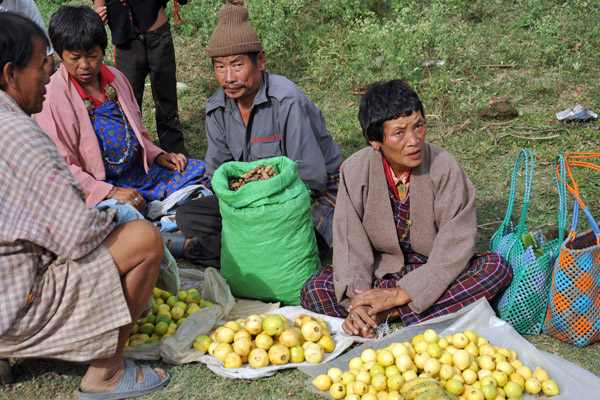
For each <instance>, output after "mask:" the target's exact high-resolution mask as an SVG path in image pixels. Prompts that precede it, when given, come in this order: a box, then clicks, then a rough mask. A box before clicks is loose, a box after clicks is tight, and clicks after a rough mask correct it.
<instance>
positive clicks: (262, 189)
mask: <svg viewBox="0 0 600 400" xmlns="http://www.w3.org/2000/svg"><path fill="white" fill-rule="evenodd" d="M257 165H264V166H269V165H272V166H273V167H274V169H275V173H276V176H274V177H272V178H269V179H267V180H264V181H256V182H249V183H247V184H245V185H244V186H242V187H241V188H240V189H239V190H237V191H232V190H229V179H230V178H238V177H239V176H240V175H241V174H243V173H246V172H248V171H250V170H251V169H253V168H255V167H256V166H257ZM212 188H213V190H214V192H215V194H216V195H217V196H218V197H219V208H220V210H221V216H222V218H223V229H222V239H221V275H223V277H224V278H225V279H226V280H227V284H228V285H229V287H230V288H231V292H232V293H233V294H234V296H238V297H247V298H251V299H259V300H264V301H280V302H282V303H283V304H286V305H299V304H300V290H301V288H302V285H303V284H304V282H306V280H307V279H308V278H309V277H310V276H311V275H312V274H313V273H314V272H315V271H316V269H317V267H319V266H320V260H319V253H318V250H317V242H316V238H315V233H314V230H313V219H312V214H311V200H310V193H309V191H308V189H307V188H306V186H305V184H304V183H303V182H302V180H301V179H300V178H299V177H298V172H297V170H296V163H295V162H294V161H292V160H291V159H289V158H287V157H274V158H269V159H264V160H258V161H253V162H239V161H232V162H228V163H225V164H223V165H221V167H219V168H218V169H217V170H216V171H215V173H214V176H213V180H212Z"/></svg>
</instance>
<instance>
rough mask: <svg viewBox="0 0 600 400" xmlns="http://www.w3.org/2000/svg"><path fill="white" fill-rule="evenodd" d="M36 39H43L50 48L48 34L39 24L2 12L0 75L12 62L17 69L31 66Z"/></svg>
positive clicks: (0, 26)
mask: <svg viewBox="0 0 600 400" xmlns="http://www.w3.org/2000/svg"><path fill="white" fill-rule="evenodd" d="M35 37H39V38H41V39H42V40H43V41H44V43H45V44H46V47H49V46H50V42H49V41H48V37H47V36H46V32H44V30H43V29H42V28H41V27H40V26H39V25H38V24H36V23H35V22H33V21H31V20H30V19H28V18H26V17H24V16H22V15H19V14H15V13H12V12H0V75H1V74H3V71H4V66H5V65H6V64H8V63H10V62H12V63H13V64H15V66H16V67H17V68H25V67H26V66H27V64H29V60H31V56H32V55H33V49H34V44H33V41H34V38H35ZM2 89H4V88H2Z"/></svg>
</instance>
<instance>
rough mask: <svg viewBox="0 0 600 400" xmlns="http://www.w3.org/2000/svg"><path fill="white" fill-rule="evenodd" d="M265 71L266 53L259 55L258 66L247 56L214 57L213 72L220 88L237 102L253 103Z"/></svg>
mask: <svg viewBox="0 0 600 400" xmlns="http://www.w3.org/2000/svg"><path fill="white" fill-rule="evenodd" d="M264 69H265V53H264V51H261V52H260V53H258V57H257V60H256V65H254V63H253V62H252V60H251V59H250V57H248V55H247V54H236V55H233V56H224V57H214V58H213V70H214V72H215V77H216V78H217V81H218V82H219V86H220V87H221V89H223V91H224V92H225V94H226V95H227V96H228V97H230V98H232V99H234V100H236V101H238V102H239V101H242V102H244V101H249V102H252V100H253V99H254V96H255V95H256V92H257V91H258V88H259V87H260V82H261V79H262V71H264Z"/></svg>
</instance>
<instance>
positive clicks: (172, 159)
mask: <svg viewBox="0 0 600 400" xmlns="http://www.w3.org/2000/svg"><path fill="white" fill-rule="evenodd" d="M154 163H155V164H156V165H160V166H161V167H165V168H168V169H170V170H172V171H177V172H179V173H182V172H183V171H185V166H186V165H187V158H186V157H185V156H184V155H183V154H181V153H161V154H159V155H158V156H156V158H155V159H154Z"/></svg>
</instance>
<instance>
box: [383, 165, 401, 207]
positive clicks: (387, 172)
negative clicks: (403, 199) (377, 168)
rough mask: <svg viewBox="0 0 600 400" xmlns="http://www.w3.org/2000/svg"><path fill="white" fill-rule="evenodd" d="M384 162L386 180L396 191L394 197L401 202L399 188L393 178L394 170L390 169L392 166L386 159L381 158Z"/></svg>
mask: <svg viewBox="0 0 600 400" xmlns="http://www.w3.org/2000/svg"><path fill="white" fill-rule="evenodd" d="M381 159H382V160H383V170H384V171H385V179H386V180H387V183H388V185H390V186H391V187H392V188H393V189H394V195H395V196H396V198H397V199H398V200H400V196H399V195H398V188H397V187H396V184H395V183H394V178H392V170H391V169H390V165H389V164H388V162H387V160H386V159H385V157H383V156H382V157H381Z"/></svg>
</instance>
